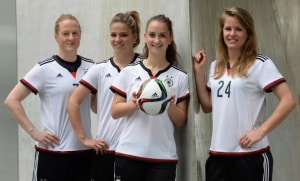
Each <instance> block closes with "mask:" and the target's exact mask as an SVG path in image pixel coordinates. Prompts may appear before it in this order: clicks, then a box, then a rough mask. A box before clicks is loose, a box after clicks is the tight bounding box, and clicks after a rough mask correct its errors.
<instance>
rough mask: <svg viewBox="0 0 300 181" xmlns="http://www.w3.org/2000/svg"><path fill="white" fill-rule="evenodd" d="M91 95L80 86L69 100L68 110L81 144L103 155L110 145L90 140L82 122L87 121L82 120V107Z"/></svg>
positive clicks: (101, 141) (85, 88)
mask: <svg viewBox="0 0 300 181" xmlns="http://www.w3.org/2000/svg"><path fill="white" fill-rule="evenodd" d="M89 94H90V90H89V89H88V88H87V87H85V86H83V85H81V84H79V86H78V87H77V88H76V89H75V90H74V92H73V93H72V95H71V96H70V98H69V100H68V103H67V110H68V113H69V117H70V121H71V125H72V127H73V130H74V132H75V134H76V135H77V137H78V139H79V140H80V141H81V143H82V144H83V145H85V146H87V147H90V148H92V149H94V150H95V151H96V152H101V153H103V152H105V151H104V150H106V149H107V148H108V144H107V143H106V142H105V141H103V140H93V139H91V138H88V137H87V136H86V133H85V131H84V128H83V125H82V121H85V120H81V113H80V105H81V104H82V102H83V101H84V100H85V99H86V98H87V97H88V96H89Z"/></svg>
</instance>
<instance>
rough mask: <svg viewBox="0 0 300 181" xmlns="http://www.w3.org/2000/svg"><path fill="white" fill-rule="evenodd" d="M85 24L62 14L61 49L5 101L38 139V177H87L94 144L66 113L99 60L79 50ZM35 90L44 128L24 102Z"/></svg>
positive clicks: (84, 180) (86, 113)
mask: <svg viewBox="0 0 300 181" xmlns="http://www.w3.org/2000/svg"><path fill="white" fill-rule="evenodd" d="M80 39H81V28H80V25H79V22H78V20H77V19H76V18H75V17H74V16H73V15H71V14H62V15H61V16H60V17H59V18H58V19H57V21H56V23H55V40H56V42H57V43H58V48H59V50H58V54H57V55H53V56H51V57H49V58H47V59H46V60H44V61H41V62H39V63H37V64H36V65H35V66H34V67H33V68H32V69H31V70H30V71H29V72H28V73H27V74H26V75H25V76H24V77H23V78H22V79H21V80H20V83H18V84H17V85H16V87H15V88H14V89H13V90H12V91H11V92H10V94H9V95H8V97H7V98H6V100H5V104H6V106H7V107H8V108H9V110H10V111H11V113H12V114H13V116H14V117H15V119H16V120H17V121H18V123H19V124H20V126H21V127H22V128H23V129H24V130H25V131H26V132H27V133H28V134H29V135H30V136H31V137H32V138H33V139H34V140H35V141H36V145H35V148H36V153H35V155H36V156H35V165H34V167H35V168H34V174H33V180H37V181H40V180H57V181H60V180H61V181H62V180H65V181H71V180H72V181H73V180H77V181H88V180H91V177H90V165H91V164H90V163H91V158H92V149H90V148H88V147H85V146H84V145H82V144H81V142H80V141H79V139H78V138H77V137H76V135H75V133H74V131H73V129H72V126H71V123H70V121H69V116H68V113H67V100H68V98H69V96H70V95H71V93H72V92H73V90H74V89H75V88H76V87H77V85H78V83H79V80H80V79H81V78H82V77H83V75H84V74H85V73H86V72H87V71H88V69H89V68H90V67H92V65H93V64H94V62H93V61H92V60H90V59H87V58H84V57H82V56H80V55H77V49H78V47H79V45H80ZM30 92H33V93H34V94H38V95H39V97H40V106H41V110H40V122H41V129H38V128H36V127H35V125H34V124H33V123H32V121H31V120H30V118H29V117H28V116H27V114H26V112H25V109H24V107H23V106H22V103H21V102H22V101H23V100H24V99H25V98H26V97H27V96H28V95H29V94H30ZM90 106H91V98H90V97H89V99H86V100H85V102H84V104H82V106H81V112H82V118H83V119H85V120H86V122H85V123H84V125H83V127H84V129H85V130H86V133H87V134H88V135H91V131H90V127H91V125H90Z"/></svg>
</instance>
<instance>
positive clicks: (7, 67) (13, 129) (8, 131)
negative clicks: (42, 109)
mask: <svg viewBox="0 0 300 181" xmlns="http://www.w3.org/2000/svg"><path fill="white" fill-rule="evenodd" d="M0 14H1V16H0V30H1V33H0V55H1V60H0V62H1V63H0V64H1V66H0V86H1V87H0V101H1V104H0V115H1V118H0V180H18V174H17V173H18V125H17V123H16V121H14V120H13V118H12V116H11V115H10V113H9V111H8V109H7V108H6V107H5V105H4V104H3V102H4V99H5V97H6V96H7V94H8V93H9V91H10V90H11V89H12V88H13V87H14V86H15V84H16V82H17V36H16V27H17V26H16V25H17V22H16V2H15V1H10V0H7V1H2V2H1V6H0Z"/></svg>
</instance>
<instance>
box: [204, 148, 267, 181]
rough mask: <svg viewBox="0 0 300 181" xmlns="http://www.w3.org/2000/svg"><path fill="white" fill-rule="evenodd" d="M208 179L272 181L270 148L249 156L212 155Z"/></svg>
mask: <svg viewBox="0 0 300 181" xmlns="http://www.w3.org/2000/svg"><path fill="white" fill-rule="evenodd" d="M205 168H206V181H241V180H242V181H271V180H272V171H273V157H272V154H271V152H270V150H267V151H265V152H263V153H259V154H253V155H247V156H219V155H210V156H209V158H208V159H207V161H206V165H205Z"/></svg>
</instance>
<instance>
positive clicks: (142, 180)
mask: <svg viewBox="0 0 300 181" xmlns="http://www.w3.org/2000/svg"><path fill="white" fill-rule="evenodd" d="M176 164H177V163H157V162H148V161H141V160H136V159H131V158H127V157H122V156H118V155H116V162H115V181H175V177H176Z"/></svg>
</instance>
